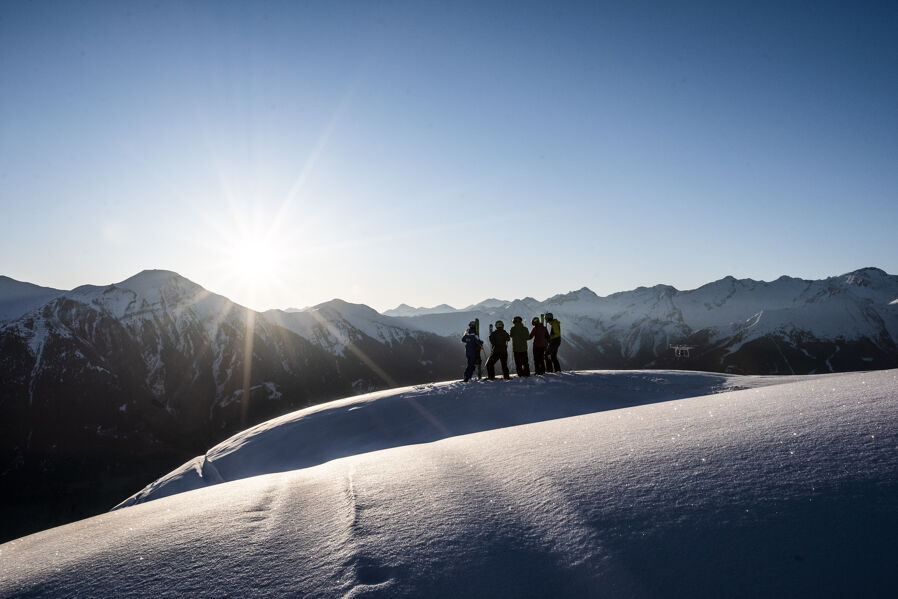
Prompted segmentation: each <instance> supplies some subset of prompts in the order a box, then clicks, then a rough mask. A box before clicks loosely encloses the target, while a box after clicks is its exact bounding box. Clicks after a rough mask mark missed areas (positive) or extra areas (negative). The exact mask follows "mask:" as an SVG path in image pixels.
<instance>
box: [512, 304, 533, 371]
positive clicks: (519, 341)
mask: <svg viewBox="0 0 898 599" xmlns="http://www.w3.org/2000/svg"><path fill="white" fill-rule="evenodd" d="M512 322H513V323H514V324H513V325H512V326H511V351H512V352H513V353H514V367H515V370H516V371H517V373H518V376H530V359H529V358H528V356H527V341H528V340H529V339H530V331H528V330H527V327H525V326H524V319H523V318H521V317H520V316H515V317H514V318H513V319H512Z"/></svg>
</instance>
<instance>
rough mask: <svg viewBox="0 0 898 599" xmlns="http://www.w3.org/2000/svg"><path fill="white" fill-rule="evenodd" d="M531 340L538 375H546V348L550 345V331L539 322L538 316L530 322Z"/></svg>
mask: <svg viewBox="0 0 898 599" xmlns="http://www.w3.org/2000/svg"><path fill="white" fill-rule="evenodd" d="M530 324H532V325H533V328H532V329H530V338H531V339H533V361H534V363H535V366H536V374H546V357H545V356H546V346H547V345H549V330H548V329H547V328H546V326H545V325H544V324H543V323H541V322H540V321H539V318H538V317H537V316H534V317H533V320H531V321H530Z"/></svg>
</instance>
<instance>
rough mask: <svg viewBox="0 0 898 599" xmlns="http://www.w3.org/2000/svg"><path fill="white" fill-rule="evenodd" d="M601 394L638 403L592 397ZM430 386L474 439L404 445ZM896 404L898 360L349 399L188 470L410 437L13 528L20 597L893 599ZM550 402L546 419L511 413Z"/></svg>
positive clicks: (594, 376)
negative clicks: (595, 405) (818, 369)
mask: <svg viewBox="0 0 898 599" xmlns="http://www.w3.org/2000/svg"><path fill="white" fill-rule="evenodd" d="M690 389H691V390H692V392H693V393H692V394H691V395H690V394H688V393H686V392H687V391H688V390H690ZM737 389H738V390H737ZM677 390H679V391H680V394H681V396H680V398H679V399H670V398H671V397H672V392H676V391H677ZM700 391H701V392H703V393H702V394H697V392H700ZM707 393H710V394H707ZM597 396H598V397H603V398H605V399H607V400H608V401H609V403H614V401H618V402H619V403H618V405H617V406H616V407H612V408H609V409H606V410H604V411H595V410H586V411H583V410H581V411H579V412H577V411H576V410H575V409H574V408H576V406H577V401H583V402H587V403H588V402H595V401H596V398H597ZM645 396H648V398H649V399H654V400H655V401H645ZM638 397H643V401H638V400H637V398H638ZM578 398H579V400H578ZM409 399H414V400H415V402H417V403H418V405H419V406H420V407H422V408H423V409H426V410H427V411H428V412H429V413H430V414H431V415H432V416H434V417H438V418H439V419H440V421H441V422H442V423H443V425H444V426H446V427H447V428H449V429H451V430H453V431H454V432H456V433H462V434H455V435H454V436H451V437H447V438H442V439H441V440H437V441H434V442H428V443H418V444H412V445H401V446H400V445H396V441H399V440H408V434H409V430H410V429H409V428H407V427H408V426H410V427H411V428H412V429H413V428H415V427H417V426H419V425H420V423H421V422H426V420H422V419H421V418H422V417H421V416H416V417H415V418H416V420H414V421H413V422H403V421H402V420H396V419H395V417H396V416H397V415H398V414H399V413H398V412H396V411H395V410H396V407H397V406H401V405H403V402H406V401H408V400H409ZM612 399H613V401H612ZM896 401H898V371H894V370H893V371H881V372H870V373H855V374H839V375H818V376H783V377H779V376H777V377H727V376H722V375H702V374H697V373H657V372H644V373H637V372H629V373H627V372H622V373H601V372H600V373H567V374H566V375H565V376H547V377H543V378H539V379H532V380H528V381H517V382H516V381H515V380H512V381H508V382H501V381H496V382H489V383H487V382H484V383H474V384H469V385H460V384H456V383H448V384H437V385H432V386H430V385H419V386H417V387H410V388H406V389H400V390H394V391H392V392H380V393H377V394H372V395H370V396H366V397H361V398H352V399H347V400H342V401H337V402H333V403H332V404H327V405H325V406H319V407H316V408H314V409H310V410H308V411H304V412H305V413H304V414H302V417H299V416H297V415H295V414H294V415H288V416H286V417H283V418H280V419H275V420H274V421H272V422H270V423H266V425H260V426H259V427H255V428H254V429H251V431H248V432H247V434H245V435H243V436H241V435H238V436H235V437H234V438H233V439H231V440H229V442H226V443H225V444H223V446H221V447H219V448H218V451H210V452H209V454H207V455H208V459H206V460H205V461H201V462H194V463H192V464H190V465H189V468H188V469H190V470H193V471H194V473H196V469H197V467H199V470H200V471H201V472H206V471H207V469H209V470H208V472H212V470H211V468H213V467H214V468H216V469H217V468H218V466H217V464H218V463H219V462H218V461H217V460H216V459H214V458H215V456H218V458H219V459H220V458H223V457H228V456H230V457H231V458H232V459H233V458H234V457H236V455H237V454H240V453H243V452H249V453H250V454H251V453H253V452H254V451H255V452H260V453H259V456H258V457H260V458H264V460H263V461H267V462H272V461H273V462H277V463H279V464H281V465H283V464H287V463H288V462H289V459H287V460H286V461H285V456H284V455H283V454H284V453H289V454H291V456H293V454H295V453H297V452H303V451H309V447H307V446H304V445H303V444H302V443H301V441H302V439H301V436H302V435H304V434H306V433H309V432H310V431H313V430H315V429H316V428H320V427H326V428H327V429H328V430H329V431H330V433H331V434H330V436H329V437H327V442H339V439H338V438H336V437H334V435H333V433H334V432H336V430H337V427H336V425H337V423H343V424H344V425H345V429H346V430H348V431H349V433H351V434H355V433H359V432H362V431H363V430H365V428H366V427H370V426H371V424H372V423H374V422H378V421H383V422H389V423H392V425H393V426H394V428H386V429H384V428H381V429H378V434H392V435H394V439H393V443H391V445H392V447H390V448H385V449H382V450H374V451H372V450H371V449H372V448H371V446H370V445H369V439H366V438H365V437H355V438H353V439H350V440H349V441H347V442H349V443H350V444H355V445H354V447H355V449H356V451H355V453H353V454H351V455H346V456H345V457H342V458H339V459H332V460H330V461H326V462H323V463H319V464H318V465H315V466H311V467H306V468H298V469H290V470H284V471H281V472H275V473H271V474H262V475H257V476H252V474H253V473H254V472H256V468H257V466H258V463H260V462H253V461H252V460H250V461H244V462H233V463H231V464H227V462H226V463H225V465H228V466H229V467H230V468H231V474H232V475H233V474H234V473H241V472H242V473H243V474H245V475H247V477H246V478H242V479H240V480H235V481H233V482H228V483H225V484H220V485H216V486H212V487H208V488H201V489H197V490H194V491H191V492H181V493H177V494H175V495H173V496H170V497H167V498H164V499H159V500H157V501H150V502H148V503H145V504H141V505H135V506H133V507H129V508H126V509H120V510H116V511H114V512H110V513H108V514H104V515H102V516H98V517H95V518H90V519H87V520H84V521H81V522H77V523H73V524H70V525H66V526H63V527H60V528H56V529H51V530H48V531H44V532H42V533H37V534H35V535H31V536H29V537H24V538H22V539H18V540H16V541H12V542H10V543H6V544H3V545H0V597H13V596H16V597H19V596H35V595H44V596H59V595H62V596H76V595H77V596H109V597H112V596H115V597H127V596H155V595H158V596H160V597H167V596H185V595H189V596H197V597H217V596H223V595H228V596H263V597H265V596H271V597H275V596H316V597H318V596H320V597H323V596H328V597H422V596H427V597H461V596H484V597H486V596H489V597H495V596H520V597H545V596H571V597H594V596H627V597H659V596H664V597H671V596H674V597H697V596H698V597H701V596H708V597H711V596H714V597H717V596H727V597H740V598H741V597H759V596H825V595H830V596H884V595H887V594H889V593H890V592H892V591H894V588H895V584H896V582H898V578H896V574H895V570H894V563H896V560H898V549H896V547H895V544H894V537H895V536H896V535H898V405H896ZM441 406H442V409H439V408H440V407H441ZM497 407H498V408H500V410H499V412H501V413H503V414H505V420H504V426H501V427H498V421H497V420H495V419H496V418H497V412H496V411H494V409H495V408H497ZM450 408H451V409H450ZM556 409H558V411H555V410H556ZM528 410H540V411H542V417H541V418H538V419H531V420H530V421H529V422H522V421H521V420H520V419H518V420H517V421H514V419H512V420H509V419H508V413H515V412H516V411H517V412H519V413H520V412H527V411H528ZM401 413H402V414H404V415H405V416H408V417H412V416H413V415H415V414H416V411H415V410H414V408H411V407H408V406H406V407H405V411H404V412H401ZM362 416H364V419H362V418H361V417H362ZM549 416H551V417H549ZM331 418H333V419H334V420H329V419H331ZM304 419H305V420H307V421H309V422H310V423H311V424H310V426H308V427H303V426H299V427H296V426H295V425H296V423H297V422H302V421H303V420H304ZM356 419H357V420H356ZM482 420H486V421H490V422H492V426H489V427H483V426H482V423H481V421H482ZM470 421H475V422H476V423H478V424H479V426H475V427H471V431H470V432H469V433H463V432H462V431H461V430H460V428H459V427H460V425H461V424H462V423H464V422H470ZM291 425H293V428H291ZM389 431H392V432H391V433H390V432H389ZM278 434H285V435H286V436H285V437H283V438H282V439H281V440H280V441H278V440H277V439H275V437H277V435H278ZM316 442H317V441H316ZM219 452H223V453H219ZM290 459H293V457H290ZM187 466H188V465H185V467H187ZM204 476H207V475H206V474H204ZM188 487H189V486H188ZM188 487H185V489H184V490H187V488H188Z"/></svg>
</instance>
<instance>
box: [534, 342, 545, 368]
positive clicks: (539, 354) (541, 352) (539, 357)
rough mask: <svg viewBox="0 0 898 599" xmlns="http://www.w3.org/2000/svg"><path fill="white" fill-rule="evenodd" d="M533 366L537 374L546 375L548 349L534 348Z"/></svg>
mask: <svg viewBox="0 0 898 599" xmlns="http://www.w3.org/2000/svg"><path fill="white" fill-rule="evenodd" d="M533 364H534V367H535V368H536V374H545V373H546V348H545V347H536V346H535V345H534V346H533Z"/></svg>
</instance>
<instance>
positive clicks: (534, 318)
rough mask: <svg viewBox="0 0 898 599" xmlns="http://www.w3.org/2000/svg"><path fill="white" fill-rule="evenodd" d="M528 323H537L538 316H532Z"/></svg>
mask: <svg viewBox="0 0 898 599" xmlns="http://www.w3.org/2000/svg"><path fill="white" fill-rule="evenodd" d="M530 324H539V316H534V317H533V320H531V321H530Z"/></svg>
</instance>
